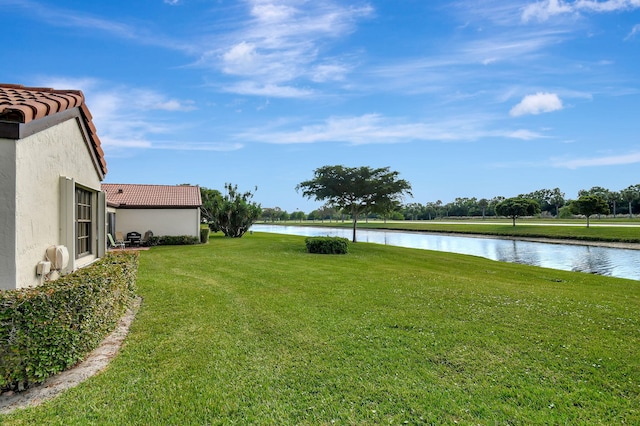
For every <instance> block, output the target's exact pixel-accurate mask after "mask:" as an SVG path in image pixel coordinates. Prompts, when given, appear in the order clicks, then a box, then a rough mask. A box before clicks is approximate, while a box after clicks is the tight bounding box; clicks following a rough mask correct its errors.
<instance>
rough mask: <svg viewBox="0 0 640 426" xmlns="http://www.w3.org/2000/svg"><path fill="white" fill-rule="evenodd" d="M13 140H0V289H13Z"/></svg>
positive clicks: (14, 144) (14, 247) (14, 195)
mask: <svg viewBox="0 0 640 426" xmlns="http://www.w3.org/2000/svg"><path fill="white" fill-rule="evenodd" d="M15 147H16V143H15V141H14V140H10V139H1V138H0V289H1V290H6V289H10V288H14V285H15V273H16V261H15V250H16V226H15V225H16V221H15V213H14V212H15V206H16V180H15V176H16V175H15V172H16V169H15V165H16V162H15V156H16V154H15Z"/></svg>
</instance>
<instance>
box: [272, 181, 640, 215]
mask: <svg viewBox="0 0 640 426" xmlns="http://www.w3.org/2000/svg"><path fill="white" fill-rule="evenodd" d="M583 195H597V196H599V197H602V199H604V200H605V201H606V202H607V203H608V204H609V210H610V212H611V215H612V216H613V217H617V216H620V215H627V216H632V215H636V214H640V184H636V185H631V186H629V187H627V188H625V189H622V190H620V191H611V190H609V189H606V188H602V187H599V186H594V187H593V188H591V189H583V190H580V191H578V198H579V197H581V196H583ZM518 196H519V197H522V198H529V199H532V200H535V201H537V202H538V203H539V204H540V211H541V213H540V215H541V216H543V217H571V212H570V211H569V208H568V205H569V203H570V202H571V201H572V199H570V198H566V197H565V193H564V192H562V191H561V190H560V189H559V188H554V189H539V190H537V191H533V192H530V193H528V194H520V195H518ZM505 199H506V197H503V196H496V197H493V198H491V199H487V198H480V199H478V198H476V197H472V198H465V197H458V198H456V199H455V200H453V201H451V202H449V203H446V204H444V203H443V202H442V201H440V200H437V201H429V202H426V203H424V204H422V203H417V202H416V203H407V204H398V205H397V206H396V208H395V209H393V210H392V211H390V212H389V213H388V214H387V215H386V217H383V216H382V215H380V214H373V213H372V214H370V215H368V216H367V217H369V218H379V219H390V220H432V219H438V218H443V217H492V216H496V211H495V206H496V205H497V204H498V203H500V202H501V201H503V200H505ZM261 218H262V220H263V221H266V222H276V221H284V220H341V219H348V218H349V216H348V215H347V214H344V213H343V212H341V211H339V210H336V209H334V208H332V207H329V206H323V207H321V208H319V209H316V210H313V211H312V212H309V213H305V212H302V211H295V212H292V213H289V212H287V211H285V210H282V209H280V208H279V207H275V208H263V210H262V217H261Z"/></svg>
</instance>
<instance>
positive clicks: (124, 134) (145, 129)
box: [35, 77, 243, 154]
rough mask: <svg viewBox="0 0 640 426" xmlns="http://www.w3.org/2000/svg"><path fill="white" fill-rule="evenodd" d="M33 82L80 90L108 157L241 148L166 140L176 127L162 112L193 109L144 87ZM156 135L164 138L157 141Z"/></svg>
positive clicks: (59, 79) (86, 80) (232, 144)
mask: <svg viewBox="0 0 640 426" xmlns="http://www.w3.org/2000/svg"><path fill="white" fill-rule="evenodd" d="M35 83H36V84H37V85H39V86H46V87H54V88H56V89H80V90H82V92H83V93H84V95H85V100H86V102H87V105H88V107H89V109H90V110H91V114H92V116H93V121H94V122H95V124H96V127H97V128H98V129H99V130H98V136H100V140H101V141H102V144H103V146H104V147H105V148H106V149H107V150H108V154H112V153H114V152H118V151H120V150H125V149H131V148H144V149H165V150H166V149H172V150H189V151H194V150H198V151H233V150H237V149H241V148H242V147H243V145H242V144H241V143H238V142H230V143H227V142H195V141H184V140H182V139H180V138H179V137H177V138H176V139H175V140H173V141H170V140H166V137H167V135H172V134H173V133H174V131H175V127H176V125H175V123H174V122H173V121H169V118H167V117H166V115H165V113H172V114H174V113H177V112H185V113H186V112H189V111H193V110H194V109H196V107H195V104H194V102H192V101H190V100H180V99H175V98H172V97H169V96H166V95H164V94H162V93H159V92H157V91H154V90H150V89H145V88H134V87H127V86H122V85H120V86H113V85H112V84H109V83H108V82H104V81H100V80H98V79H92V78H80V79H74V78H66V77H40V78H38V79H36V81H35ZM159 136H163V137H165V139H164V140H162V139H158V137H159Z"/></svg>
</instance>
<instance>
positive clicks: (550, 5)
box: [522, 0, 574, 22]
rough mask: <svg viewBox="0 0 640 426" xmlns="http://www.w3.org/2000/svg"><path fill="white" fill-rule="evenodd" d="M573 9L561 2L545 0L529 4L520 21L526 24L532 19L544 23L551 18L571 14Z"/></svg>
mask: <svg viewBox="0 0 640 426" xmlns="http://www.w3.org/2000/svg"><path fill="white" fill-rule="evenodd" d="M573 11H574V9H573V8H572V7H571V6H569V5H568V4H566V3H565V2H563V1H562V0H546V1H542V2H536V3H534V4H530V5H528V6H527V7H525V8H524V10H523V11H522V20H523V21H524V22H528V21H530V20H532V19H537V20H539V21H546V20H547V19H549V18H550V17H552V16H555V15H560V14H563V13H572V12H573Z"/></svg>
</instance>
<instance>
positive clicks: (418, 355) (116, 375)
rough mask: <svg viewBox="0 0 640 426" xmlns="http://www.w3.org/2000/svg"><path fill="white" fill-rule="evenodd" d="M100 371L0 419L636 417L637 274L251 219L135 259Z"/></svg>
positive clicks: (546, 420) (523, 420)
mask: <svg viewBox="0 0 640 426" xmlns="http://www.w3.org/2000/svg"><path fill="white" fill-rule="evenodd" d="M138 286H139V293H140V295H141V296H142V297H143V298H144V302H143V305H142V307H141V309H140V311H139V313H138V316H137V318H136V320H135V322H134V323H133V325H132V328H131V330H130V334H129V336H128V338H127V340H126V344H125V346H124V347H123V349H122V351H121V353H120V355H119V356H118V357H117V358H116V359H115V360H114V361H113V362H112V364H111V365H110V367H109V368H108V369H107V370H106V371H105V372H103V373H102V374H100V375H98V376H96V377H94V378H92V379H90V380H88V381H87V382H85V383H83V384H82V385H80V386H79V387H77V388H75V389H72V390H69V391H67V392H66V393H64V394H63V395H62V396H60V397H58V398H57V399H55V400H53V401H50V402H48V403H46V404H44V405H42V406H40V407H36V408H32V409H27V410H24V411H20V412H16V413H14V414H12V415H10V416H5V417H1V416H0V423H3V422H4V423H3V424H11V425H13V424H25V425H27V424H29V425H34V424H38V425H40V424H60V425H63V424H64V425H69V424H112V425H128V424H136V425H137V424H154V425H156V424H163V425H164V424H170V425H191V424H194V425H204V424H225V425H226V424H241V425H245V424H277V425H293V424H303V425H304V424H308V425H318V424H325V425H331V424H343V425H352V424H454V423H457V424H469V425H471V424H473V425H476V424H482V425H488V424H490V425H494V424H501V425H503V424H510V425H530V424H571V425H575V424H585V425H586V424H588V425H594V424H602V425H611V424H640V351H639V350H638V348H640V319H639V316H638V307H640V283H639V282H637V281H631V280H623V279H615V278H608V277H602V276H595V275H590V274H581V273H571V272H563V271H555V270H549V269H542V268H536V267H528V266H523V265H515V264H507V263H500V262H494V261H490V260H486V259H481V258H476V257H471V256H461V255H455V254H448V253H439V252H430V251H423V250H412V249H403V248H396V247H388V246H383V245H373V244H365V243H359V244H355V245H352V246H351V247H350V254H348V255H344V256H327V255H311V254H307V253H305V248H304V238H303V237H297V236H285V235H277V234H264V233H254V234H253V235H246V236H245V237H244V238H242V239H226V238H221V237H217V236H214V237H212V239H211V242H210V243H209V244H208V245H201V246H183V247H155V248H153V249H152V250H150V251H148V252H143V253H142V254H141V257H140V270H139V279H138Z"/></svg>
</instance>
